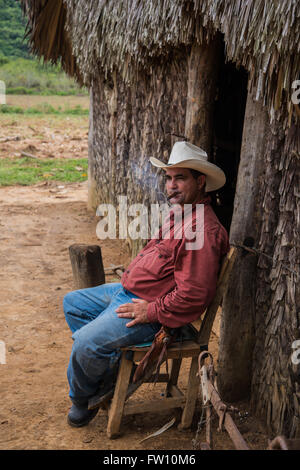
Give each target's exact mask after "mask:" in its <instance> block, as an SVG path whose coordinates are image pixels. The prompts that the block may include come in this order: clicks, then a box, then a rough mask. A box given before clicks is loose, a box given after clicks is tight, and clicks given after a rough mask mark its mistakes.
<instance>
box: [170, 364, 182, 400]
mask: <svg viewBox="0 0 300 470" xmlns="http://www.w3.org/2000/svg"><path fill="white" fill-rule="evenodd" d="M181 362H182V359H172V366H171V372H170V379H169V381H168V383H167V388H166V396H167V397H168V396H170V389H171V387H172V386H173V385H177V382H178V376H179V372H180V367H181Z"/></svg>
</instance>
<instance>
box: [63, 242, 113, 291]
mask: <svg viewBox="0 0 300 470" xmlns="http://www.w3.org/2000/svg"><path fill="white" fill-rule="evenodd" d="M69 254H70V260H71V265H72V271H73V280H74V284H75V288H76V289H84V288H87V287H95V286H99V285H100V284H104V283H105V274H104V268H103V262H102V255H101V248H100V246H98V245H77V244H74V245H71V246H70V247H69Z"/></svg>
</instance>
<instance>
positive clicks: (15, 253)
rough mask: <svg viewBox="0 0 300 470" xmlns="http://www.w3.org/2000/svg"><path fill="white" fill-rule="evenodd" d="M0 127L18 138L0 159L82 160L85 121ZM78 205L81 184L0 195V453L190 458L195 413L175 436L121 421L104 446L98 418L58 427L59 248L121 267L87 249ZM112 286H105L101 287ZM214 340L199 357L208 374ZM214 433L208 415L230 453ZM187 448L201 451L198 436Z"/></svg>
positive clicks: (155, 422) (62, 421)
mask: <svg viewBox="0 0 300 470" xmlns="http://www.w3.org/2000/svg"><path fill="white" fill-rule="evenodd" d="M13 104H16V103H15V102H14V103H13ZM27 104H28V102H27ZM50 104H52V105H53V106H54V105H55V103H53V102H51V103H50ZM84 107H85V106H84ZM0 121H1V122H0V126H1V135H0V137H1V138H2V139H3V140H5V139H6V138H11V137H14V136H18V139H17V140H7V141H6V142H3V140H2V143H1V145H0V158H1V157H6V156H14V155H15V154H20V152H21V151H29V152H31V153H35V155H36V156H38V157H40V158H43V157H49V156H50V155H52V156H53V158H55V157H56V156H58V157H62V156H63V157H65V158H69V157H72V158H76V157H80V158H82V157H87V133H88V120H87V117H85V116H78V117H77V116H72V117H70V118H68V117H66V116H65V117H64V118H63V117H55V118H54V117H53V118H52V117H51V116H44V117H37V116H31V117H30V119H29V118H28V116H18V117H17V118H14V117H13V116H1V119H0ZM86 201H87V182H84V183H69V184H62V183H58V182H53V181H52V182H49V181H45V182H42V183H39V184H36V185H34V186H31V187H24V186H10V187H2V188H0V207H1V212H0V229H1V230H0V260H1V270H0V292H1V300H0V315H1V322H0V341H3V342H5V350H6V364H1V363H0V377H1V385H0V449H14V450H17V449H85V450H90V449H98V450H134V449H144V450H153V449H159V450H193V439H195V437H196V431H197V425H198V421H199V418H200V414H201V408H200V407H199V408H198V410H197V412H196V414H195V417H194V422H193V425H192V428H191V430H188V431H179V430H178V429H177V423H178V418H179V414H178V413H179V412H178V410H177V411H176V410H175V411H174V410H171V411H169V412H165V413H160V414H159V415H156V414H151V413H148V414H144V415H142V414H140V415H136V416H130V417H125V418H124V419H123V421H122V426H121V432H122V435H121V437H120V438H118V439H115V440H110V439H108V438H107V435H106V425H107V415H106V412H105V411H103V410H100V411H99V412H98V414H97V416H96V417H95V419H94V420H93V421H92V422H91V423H90V424H89V425H88V426H87V427H83V428H79V429H75V428H71V427H70V426H69V425H68V424H67V421H66V417H67V413H68V410H69V407H70V401H69V398H68V383H67V377H66V369H67V365H68V360H69V355H70V351H71V347H72V339H71V334H70V331H69V329H68V326H67V324H66V322H65V319H64V314H63V309H62V301H63V297H64V295H65V294H66V293H67V292H69V291H70V290H73V288H74V287H73V282H72V270H71V265H70V260H69V253H68V247H69V246H70V245H71V244H73V243H87V244H94V243H96V244H99V245H100V246H101V249H102V256H103V262H104V266H105V267H108V266H109V265H110V264H111V263H114V264H117V265H118V264H124V266H126V265H127V264H128V262H129V260H130V256H129V254H128V252H127V248H126V246H125V245H124V244H123V243H121V242H120V241H118V240H105V241H100V240H98V239H97V237H96V225H97V221H98V218H97V217H96V216H95V214H94V213H93V212H88V211H87V207H86ZM116 280H118V279H116V277H113V276H107V278H106V281H107V282H112V281H116ZM218 320H219V318H218V319H217V321H216V323H215V327H214V332H215V333H217V332H218ZM215 333H213V334H212V337H211V342H210V345H209V349H210V351H211V352H212V353H213V355H214V358H215V364H216V361H217V353H218V336H217V334H215ZM187 367H188V361H186V362H185V367H184V370H183V373H182V374H181V376H180V380H179V384H180V386H181V388H182V389H183V390H184V389H185V387H186V382H187V374H186V370H187ZM162 393H163V386H162V385H161V384H156V385H155V386H154V385H153V384H145V385H143V386H142V387H141V388H140V389H139V390H138V391H137V392H136V393H135V394H134V395H133V396H132V397H131V398H130V400H135V401H136V400H142V399H143V397H147V399H149V398H151V399H152V398H153V399H155V398H159V397H160V396H162ZM236 406H237V407H238V408H239V410H240V411H241V416H240V415H237V418H236V424H237V425H238V426H239V428H240V431H241V432H242V434H243V436H244V438H245V439H246V441H247V443H248V445H249V446H250V448H251V449H265V448H266V447H267V439H268V436H267V435H266V433H265V431H264V429H263V426H262V424H261V423H260V422H259V421H258V420H257V419H255V417H254V416H252V415H251V412H250V409H249V405H248V403H239V404H236ZM173 417H176V419H177V421H176V423H175V424H174V425H173V426H172V427H171V428H170V429H168V430H167V431H165V432H164V433H163V434H161V435H160V436H158V437H155V438H150V439H148V440H146V441H145V442H143V443H141V442H140V441H141V440H142V439H143V438H145V437H146V436H148V435H150V434H152V433H153V432H154V431H157V430H158V429H160V428H161V427H162V426H163V425H165V424H166V423H168V422H169V421H170V420H171V419H172V418H173ZM217 427H218V420H217V418H216V415H214V419H213V440H214V448H215V449H233V448H234V447H233V445H232V442H231V440H230V439H229V437H228V435H227V433H226V431H224V432H222V433H221V432H219V431H217ZM197 439H198V440H199V441H200V442H204V441H205V429H202V430H201V432H200V433H199V435H198V436H197Z"/></svg>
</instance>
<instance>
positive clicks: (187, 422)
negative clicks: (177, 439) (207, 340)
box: [178, 357, 199, 429]
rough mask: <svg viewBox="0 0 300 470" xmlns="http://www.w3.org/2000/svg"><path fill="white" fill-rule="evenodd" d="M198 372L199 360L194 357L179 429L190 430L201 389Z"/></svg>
mask: <svg viewBox="0 0 300 470" xmlns="http://www.w3.org/2000/svg"><path fill="white" fill-rule="evenodd" d="M197 372H198V358H197V357H193V359H192V362H191V367H190V373H189V381H188V388H187V392H186V403H185V406H184V409H183V412H182V417H181V423H180V424H179V426H178V429H188V428H189V427H190V426H191V424H192V420H193V416H194V411H195V406H196V401H197V395H198V388H199V378H198V377H197V375H196V374H197Z"/></svg>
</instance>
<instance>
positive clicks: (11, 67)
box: [0, 57, 88, 95]
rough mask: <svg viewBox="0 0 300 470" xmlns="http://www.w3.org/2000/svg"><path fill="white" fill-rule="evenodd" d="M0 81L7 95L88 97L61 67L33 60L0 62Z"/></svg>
mask: <svg viewBox="0 0 300 470" xmlns="http://www.w3.org/2000/svg"><path fill="white" fill-rule="evenodd" d="M0 80H2V81H4V83H5V86H6V93H7V94H34V95H88V91H87V89H86V88H84V87H80V86H79V85H78V84H77V83H76V81H75V80H74V79H72V78H70V77H68V76H67V75H66V74H65V72H64V71H63V69H62V67H61V65H52V64H49V63H43V62H42V61H39V60H37V59H34V58H26V59H24V58H20V57H19V58H6V60H4V61H3V60H2V61H1V60H0Z"/></svg>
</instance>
